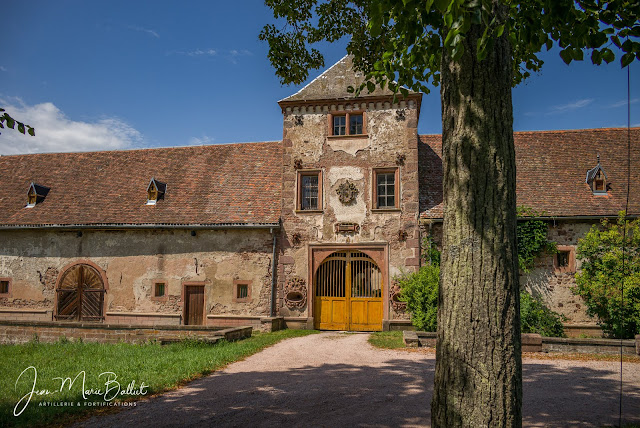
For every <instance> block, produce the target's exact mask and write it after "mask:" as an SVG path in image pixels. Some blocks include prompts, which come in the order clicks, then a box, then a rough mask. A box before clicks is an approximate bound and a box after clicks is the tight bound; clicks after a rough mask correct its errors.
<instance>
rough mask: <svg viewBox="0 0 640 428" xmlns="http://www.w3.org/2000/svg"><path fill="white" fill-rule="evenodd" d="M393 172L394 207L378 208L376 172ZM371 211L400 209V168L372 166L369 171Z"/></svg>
mask: <svg viewBox="0 0 640 428" xmlns="http://www.w3.org/2000/svg"><path fill="white" fill-rule="evenodd" d="M389 173H394V174H395V177H394V180H395V186H394V189H393V190H394V202H395V206H394V207H382V208H378V174H389ZM371 188H372V189H371V211H378V212H379V211H399V210H400V168H398V167H390V168H373V170H372V173H371Z"/></svg>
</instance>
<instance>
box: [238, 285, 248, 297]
mask: <svg viewBox="0 0 640 428" xmlns="http://www.w3.org/2000/svg"><path fill="white" fill-rule="evenodd" d="M248 296H249V285H247V284H238V295H237V296H236V298H238V299H246V298H247V297H248Z"/></svg>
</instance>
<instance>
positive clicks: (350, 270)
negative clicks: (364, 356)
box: [314, 251, 383, 331]
mask: <svg viewBox="0 0 640 428" xmlns="http://www.w3.org/2000/svg"><path fill="white" fill-rule="evenodd" d="M314 282H315V320H316V322H315V327H316V328H318V329H321V330H355V331H379V330H382V312H383V310H382V289H383V276H382V273H381V271H380V269H379V268H378V266H377V265H376V264H375V262H374V261H373V260H372V259H371V258H370V257H369V256H367V255H366V254H364V253H362V252H360V251H347V252H336V253H333V254H331V255H330V256H329V257H327V258H326V259H325V260H324V261H323V262H322V264H321V265H320V266H319V267H318V269H317V271H316V275H315V277H314Z"/></svg>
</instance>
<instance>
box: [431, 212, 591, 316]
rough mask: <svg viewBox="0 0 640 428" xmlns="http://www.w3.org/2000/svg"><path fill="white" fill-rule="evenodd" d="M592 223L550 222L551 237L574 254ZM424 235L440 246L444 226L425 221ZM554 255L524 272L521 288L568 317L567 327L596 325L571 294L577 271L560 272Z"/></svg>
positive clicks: (577, 299) (582, 303)
mask: <svg viewBox="0 0 640 428" xmlns="http://www.w3.org/2000/svg"><path fill="white" fill-rule="evenodd" d="M593 224H594V223H593V222H576V221H569V220H562V221H561V220H556V221H552V222H549V228H548V238H549V240H551V241H553V242H555V243H556V244H557V245H559V246H564V247H569V248H570V249H571V250H572V251H573V252H574V253H575V250H576V248H577V245H578V240H579V239H580V238H582V237H583V236H584V235H585V234H586V233H587V231H588V230H589V228H591V226H592V225H593ZM421 227H422V232H423V234H431V235H432V236H433V238H434V240H435V242H436V245H438V247H440V246H441V245H442V244H441V242H442V241H441V240H442V223H441V222H437V223H435V222H434V223H432V225H431V228H430V227H429V222H428V221H423V222H422V226H421ZM554 258H555V255H552V254H542V255H541V256H540V257H538V258H537V259H536V261H535V265H534V267H533V269H531V271H530V272H529V273H526V274H525V273H521V275H520V287H522V288H524V289H525V290H527V291H528V292H529V293H531V294H533V295H534V296H537V297H540V298H541V299H542V300H543V302H544V303H545V304H546V305H547V306H548V307H549V308H550V309H552V310H554V311H556V312H558V313H560V314H563V315H564V316H566V317H567V323H568V324H582V323H585V324H593V323H595V322H596V320H595V319H594V318H591V317H589V316H588V315H587V313H586V307H585V304H584V301H583V299H582V297H580V296H576V295H574V294H573V292H572V291H571V288H572V287H575V285H576V280H575V272H559V271H558V270H557V269H556V268H555V265H554ZM575 267H576V270H579V269H580V261H579V260H576V265H575Z"/></svg>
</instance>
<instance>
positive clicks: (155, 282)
mask: <svg viewBox="0 0 640 428" xmlns="http://www.w3.org/2000/svg"><path fill="white" fill-rule="evenodd" d="M158 284H164V294H163V295H162V296H156V286H157V285H158ZM168 300H169V281H167V280H165V279H162V278H158V279H154V280H153V287H151V301H153V302H166V301H168Z"/></svg>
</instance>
